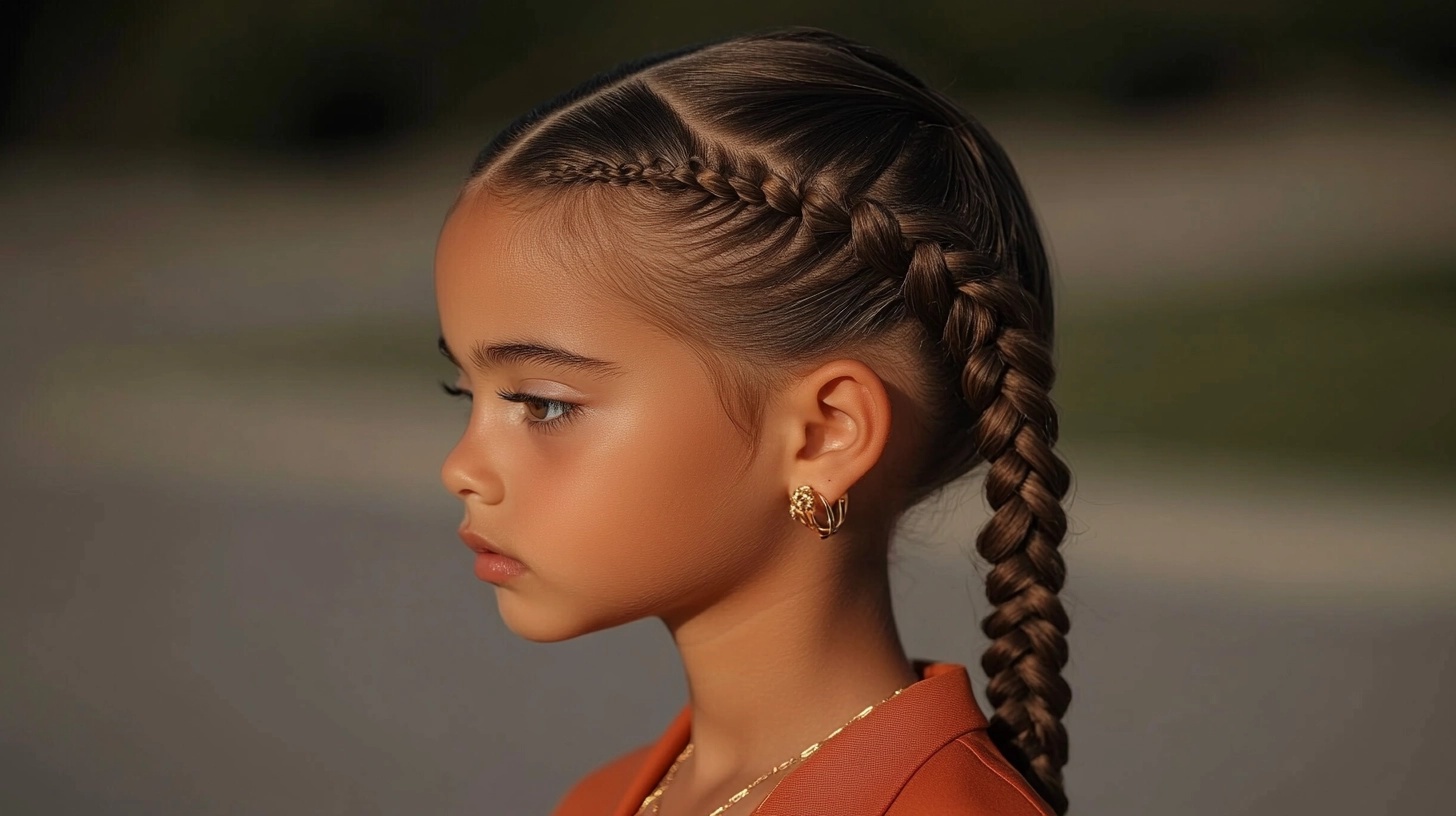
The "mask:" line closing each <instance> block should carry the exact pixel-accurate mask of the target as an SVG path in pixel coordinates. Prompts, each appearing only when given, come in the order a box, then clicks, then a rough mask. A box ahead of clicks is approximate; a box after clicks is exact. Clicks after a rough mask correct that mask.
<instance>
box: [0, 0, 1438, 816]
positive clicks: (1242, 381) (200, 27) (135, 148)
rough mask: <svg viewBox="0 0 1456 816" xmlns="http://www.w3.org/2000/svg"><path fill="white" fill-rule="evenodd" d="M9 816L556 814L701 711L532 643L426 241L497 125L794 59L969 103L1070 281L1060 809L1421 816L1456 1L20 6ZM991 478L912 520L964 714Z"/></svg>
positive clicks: (1434, 718) (909, 601) (906, 619)
mask: <svg viewBox="0 0 1456 816" xmlns="http://www.w3.org/2000/svg"><path fill="white" fill-rule="evenodd" d="M0 15H3V17H4V19H3V21H0V43H3V47H0V116H3V119H0V139H3V143H0V151H3V152H0V270H3V274H0V339H3V344H4V349H5V354H4V356H3V358H0V366H3V369H0V373H3V387H0V439H3V443H4V457H3V460H0V508H3V514H4V515H3V518H4V530H5V538H6V543H5V550H4V568H3V569H0V576H3V578H0V581H3V584H0V612H3V615H0V638H3V649H0V661H3V662H0V812H4V813H17V814H19V813H46V814H72V813H74V814H131V813H136V814H212V813H299V814H303V813H309V814H316V813H350V814H354V813H388V814H393V813H439V814H465V813H472V814H479V813H489V814H504V816H518V815H525V814H540V813H545V812H547V811H548V810H549V809H550V808H551V806H552V805H553V804H554V803H555V802H556V800H557V799H558V798H559V796H560V795H561V794H562V793H563V792H564V791H565V790H566V788H567V786H568V785H569V784H570V783H571V782H572V781H574V780H575V779H577V778H579V777H580V775H581V774H583V773H585V772H586V771H587V770H588V769H590V768H592V767H594V766H595V765H597V764H599V763H600V762H602V761H604V760H605V759H607V758H608V757H610V756H614V755H615V754H617V753H618V752H620V751H623V750H626V749H628V748H630V747H633V746H635V745H638V744H641V743H644V742H647V741H649V740H652V739H654V738H655V737H656V736H657V735H658V733H659V732H660V730H661V729H662V728H663V727H664V726H665V725H666V724H667V722H668V720H669V719H670V718H671V716H672V715H673V714H674V713H675V712H676V711H677V710H678V708H679V707H680V706H681V705H682V703H683V702H684V687H683V683H682V680H681V677H680V674H679V669H678V666H677V664H676V662H675V654H674V651H673V649H672V646H671V643H670V641H669V640H668V638H667V636H666V634H665V632H664V631H662V628H661V627H660V626H659V625H657V624H656V622H654V621H647V622H639V623H637V624H633V625H630V626H626V627H621V628H619V629H614V630H611V631H608V632H603V633H599V634H594V635H592V636H590V637H585V638H581V639H578V640H576V641H571V642H567V643H561V644H554V645H537V644H529V643H526V642H523V641H521V640H519V639H518V638H516V637H515V636H514V635H512V634H511V633H510V632H509V631H508V630H506V629H505V628H504V627H503V626H502V624H501V623H500V621H499V618H498V616H497V613H496V611H495V602H494V597H493V594H492V593H493V591H492V590H491V588H490V587H489V586H487V585H485V584H482V583H480V582H478V581H477V580H476V579H475V578H474V577H473V575H472V572H471V562H470V558H469V554H468V553H467V552H465V551H464V549H463V548H462V547H461V546H460V544H459V542H458V540H456V538H455V534H454V528H455V526H456V524H457V522H458V517H459V511H458V508H457V506H456V504H455V502H454V500H453V499H451V498H450V497H449V496H448V495H446V493H445V491H444V490H443V489H441V488H440V486H439V484H438V482H437V473H438V466H439V463H440V461H441V459H442V458H443V456H444V455H445V453H446V451H447V450H448V449H449V447H450V446H451V445H452V444H453V441H454V439H455V437H456V436H457V434H458V432H459V430H460V427H461V423H462V422H463V420H464V417H463V413H462V408H461V407H460V406H459V405H458V404H455V403H452V402H449V401H448V400H447V398H446V397H444V396H443V395H442V394H441V393H440V391H439V389H438V387H436V382H437V380H438V379H440V378H441V377H443V376H446V368H445V367H444V363H443V361H441V360H439V359H438V357H437V355H436V352H435V349H434V340H435V335H436V331H437V329H436V325H435V318H434V313H433V292H432V289H431V279H430V268H431V261H432V252H433V243H434V239H435V235H436V231H437V229H438V227H439V224H440V222H441V221H442V219H443V216H444V213H445V210H446V207H447V206H448V205H449V203H450V202H451V200H452V197H453V195H454V193H455V190H456V188H457V185H458V184H459V183H460V181H461V180H462V178H463V176H464V174H465V172H466V170H467V168H468V166H469V164H470V161H471V160H472V159H473V157H474V154H475V152H476V151H477V150H478V149H479V148H480V147H482V146H483V145H484V144H485V143H486V142H487V141H488V140H489V139H490V137H491V136H492V135H493V134H494V133H495V131H496V130H497V129H498V128H499V127H500V126H502V125H503V124H505V123H506V122H507V121H509V120H510V118H512V117H513V116H514V115H516V114H518V113H520V112H522V111H524V110H525V109H527V108H528V107H530V106H531V105H533V104H534V103H536V102H539V101H541V100H544V99H546V98H547V97H549V96H551V95H554V94H555V93H557V92H558V91H561V90H564V89H566V88H568V87H570V86H571V85H574V84H575V83H576V82H578V81H580V80H582V79H585V78H586V77H587V76H589V75H590V74H592V73H594V72H596V71H599V70H602V69H605V68H608V67H610V66H611V65H613V64H615V63H617V62H618V61H621V60H623V59H627V58H631V57H636V56H640V55H642V54H646V53H649V52H653V51H659V50H665V49H668V48H673V47H676V46H679V45H683V44H686V43H689V42H693V41H698V40H702V39H708V38H713V37H718V36H722V35H727V34H731V33H736V32H741V31H747V30H753V29H758V28H765V27H770V26H777V25H783V24H810V25H819V26H824V27H828V28H832V29H834V30H837V31H840V32H842V33H845V34H848V35H850V36H854V37H857V38H860V39H863V40H865V41H867V42H869V43H871V44H874V45H876V46H878V47H880V48H882V49H884V50H886V51H888V52H890V53H891V54H892V55H895V56H897V57H899V58H901V59H902V60H903V61H904V62H905V63H906V64H907V65H909V66H910V67H911V68H912V69H914V70H916V71H918V72H920V73H921V74H922V75H924V76H925V77H927V78H928V80H930V81H931V82H933V83H934V84H935V85H936V86H937V87H940V88H943V89H946V90H948V91H949V92H951V93H952V94H954V95H956V96H957V97H958V98H960V99H961V100H962V101H963V102H964V103H965V105H966V107H967V109H968V110H970V111H971V112H972V113H973V114H974V115H976V116H977V117H978V118H980V119H981V120H982V121H984V122H985V123H986V124H987V125H988V126H989V127H990V129H991V131H992V132H993V133H994V134H996V135H997V137H998V139H1000V141H1002V143H1003V144H1004V145H1005V146H1006V148H1007V149H1008V151H1009V152H1010V154H1011V156H1012V158H1013V160H1014V161H1015V162H1016V163H1017V166H1018V167H1019V168H1020V170H1021V172H1022V174H1023V177H1024V179H1025V181H1026V184H1027V186H1028V188H1029V190H1030V192H1031V195H1032V197H1033V199H1034V203H1035V205H1036V206H1037V208H1038V211H1039V212H1040V214H1041V216H1042V218H1043V220H1044V222H1045V226H1046V229H1047V232H1048V234H1049V236H1050V240H1051V245H1052V249H1053V252H1054V255H1055V257H1056V260H1057V263H1058V275H1059V279H1058V286H1059V290H1058V291H1059V296H1060V300H1059V303H1058V309H1059V318H1060V325H1059V334H1060V337H1059V348H1058V349H1057V354H1058V360H1059V375H1058V381H1057V386H1056V390H1055V391H1054V392H1053V396H1054V397H1055V398H1056V400H1057V403H1058V405H1059V407H1060V410H1061V420H1062V426H1063V434H1064V437H1063V444H1062V450H1063V455H1064V456H1065V457H1066V459H1067V461H1068V462H1069V464H1070V466H1071V468H1072V470H1073V472H1074V474H1075V486H1074V492H1073V494H1072V496H1071V497H1070V498H1069V505H1068V506H1069V514H1070V520H1071V529H1072V533H1071V535H1070V536H1069V538H1068V540H1067V542H1066V544H1065V545H1064V552H1065V553H1066V557H1067V560H1068V564H1069V571H1070V579H1069V583H1068V586H1067V589H1066V591H1065V593H1064V596H1063V597H1064V598H1065V600H1066V603H1067V604H1068V606H1069V609H1070V614H1071V618H1072V621H1073V626H1072V631H1071V633H1070V636H1069V637H1070V642H1071V644H1072V658H1071V663H1070V664H1069V666H1068V667H1067V675H1068V677H1069V679H1070V682H1071V684H1072V687H1073V691H1074V699H1073V702H1072V707H1071V709H1070V711H1069V714H1068V717H1067V724H1068V728H1069V731H1070V733H1071V739H1072V752H1071V761H1070V764H1069V765H1068V766H1067V769H1066V774H1067V784H1068V791H1069V794H1070V797H1071V801H1072V812H1073V813H1081V814H1127V813H1179V814H1208V815H1209V816H1212V815H1213V814H1230V813H1239V814H1269V816H1273V814H1279V815H1280V816H1284V815H1285V814H1289V813H1320V814H1373V813H1429V812H1439V811H1442V810H1445V809H1446V808H1448V807H1449V804H1448V805H1447V806H1445V807H1443V806H1441V805H1440V802H1442V801H1448V802H1449V793H1447V791H1446V790H1445V788H1446V784H1445V782H1446V778H1445V770H1446V768H1447V767H1448V766H1449V764H1450V762H1451V760H1452V759H1456V664H1453V659H1452V655H1453V651H1456V547H1453V538H1456V534H1453V529H1456V501H1453V498H1456V420H1453V417H1452V405H1453V402H1456V192H1453V191H1456V48H1453V44H1456V4H1451V3H1438V2H1435V1H1434V0H1432V1H1431V2H1421V1H1420V0H1396V2H1392V1H1391V0H1337V1H1336V2H1324V3H1315V2H1313V0H1263V1H1262V2H1257V3H1255V2H1246V1H1245V0H1232V1H1231V2H1230V1H1229V0H1225V2H1221V3H1212V2H1206V1H1205V2H1187V3H1181V4H1169V3H1165V2H1151V0H1104V2H1099V3H1090V2H1088V3H1068V2H1050V0H1027V2H1021V3H1014V4H1013V3H994V4H993V3H977V2H970V3H951V2H928V1H927V2H900V3H895V4H881V3H876V2H869V0H836V2H818V1H817V0H775V2H762V1H761V0H742V1H741V2H738V3H734V4H714V5H696V4H685V3H668V2H659V1H657V0H622V1H621V2H615V3H589V2H584V1H582V0H558V2H539V3H526V2H515V1H511V2H419V1H418V0H415V1H413V2H405V0H374V2H368V3H359V2H343V1H342V0H289V2H279V1H278V0H252V1H251V2H246V3H245V2H236V1H235V0H194V1H193V2H187V3H183V2H156V1H155V0H153V1H152V2H147V1H146V0H133V1H132V2H112V3H95V2H79V1H74V2H52V3H39V2H24V1H21V2H11V3H7V4H6V5H5V6H4V10H3V12H0ZM979 489H980V482H979V479H978V478H975V477H973V478H972V479H970V480H968V481H967V482H966V484H964V485H959V486H957V487H956V489H954V490H952V491H950V493H949V494H948V495H947V497H946V499H945V501H944V502H942V503H940V504H938V505H936V506H933V507H926V508H923V511H922V512H919V513H917V515H916V517H915V518H914V519H912V523H910V524H907V527H906V530H905V532H904V535H903V537H902V539H901V541H900V544H899V547H900V549H899V557H898V558H899V560H898V561H897V564H896V567H895V580H896V585H897V593H898V602H899V604H900V608H899V614H900V620H901V626H902V629H903V632H904V636H905V639H906V641H907V644H908V646H909V647H910V650H911V652H912V654H914V655H915V656H917V657H928V658H935V659H940V660H949V661H954V662H960V663H964V664H966V665H967V666H968V667H970V668H971V670H972V675H973V678H975V679H976V681H977V683H978V685H977V694H978V695H980V699H981V701H982V704H983V705H984V699H985V698H984V695H983V694H982V688H981V686H980V684H979V681H980V678H979V677H978V675H979V668H978V666H979V655H980V653H981V650H982V649H983V648H984V645H985V643H984V640H983V638H982V637H981V635H980V634H979V631H978V628H977V621H978V620H979V619H980V617H981V616H982V615H984V614H985V613H986V612H987V611H988V610H987V602H986V601H985V600H984V596H983V594H982V587H981V575H982V573H983V571H984V569H983V566H982V565H981V564H979V563H977V562H975V561H974V560H973V559H971V558H970V557H968V555H967V548H968V547H969V545H970V542H971V539H972V537H973V536H974V533H975V531H976V529H977V528H978V527H979V525H980V523H981V522H982V521H983V520H984V501H983V500H982V499H981V498H980V497H979V493H978V491H979Z"/></svg>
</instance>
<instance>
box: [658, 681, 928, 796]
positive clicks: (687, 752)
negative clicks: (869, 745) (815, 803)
mask: <svg viewBox="0 0 1456 816" xmlns="http://www.w3.org/2000/svg"><path fill="white" fill-rule="evenodd" d="M907 688H910V686H905V687H904V688H899V689H896V690H895V693H894V694H891V695H890V696H889V697H886V698H885V699H883V700H881V701H880V702H879V703H875V704H874V705H869V706H865V709H864V710H863V711H861V712H860V713H858V714H856V715H854V716H853V717H850V718H849V722H847V723H845V724H844V725H841V726H839V727H838V728H836V729H834V730H833V731H830V732H829V736H827V737H825V738H823V739H821V740H819V741H818V742H816V743H814V744H813V745H810V746H809V747H808V748H805V749H804V750H802V751H800V752H799V753H798V754H796V755H794V756H791V757H789V758H788V759H786V760H784V761H783V762H780V763H779V764H777V765H775V766H773V767H772V768H770V769H769V770H768V773H765V774H764V775H763V776H760V777H759V778H757V779H755V780H753V781H752V782H749V783H748V787H746V788H744V789H743V790H741V791H739V792H737V793H735V794H733V795H732V796H730V797H728V801H727V802H725V803H723V804H722V805H720V806H719V807H718V809H717V810H715V811H713V812H712V813H709V814H708V816H720V815H721V814H722V813H723V811H725V810H727V809H728V808H731V807H733V806H734V805H736V804H738V803H739V802H741V801H742V800H743V797H745V796H747V795H748V792H749V791H751V790H753V788H754V786H755V785H757V784H758V783H760V782H762V781H764V780H765V779H768V778H769V777H770V776H773V775H774V774H776V773H778V772H779V771H782V770H783V769H785V768H787V767H789V766H790V765H793V764H794V763H795V762H801V761H803V760H806V759H808V758H809V757H811V756H813V755H814V753H815V752H816V751H818V750H819V746H821V745H823V744H824V743H826V742H828V741H830V740H831V739H834V738H835V737H836V736H838V735H839V732H841V731H843V730H844V729H845V728H848V727H849V726H850V725H852V724H853V723H855V722H857V721H859V720H862V719H864V718H865V717H866V716H867V715H868V714H869V713H870V712H871V711H874V710H875V706H878V705H880V704H881V703H886V702H889V701H890V700H893V699H895V698H896V697H898V696H900V692H902V691H904V690H905V689H907ZM692 753H693V744H692V743H691V742H690V743H688V747H686V748H684V749H683V750H682V753H680V754H678V755H677V759H675V760H673V761H672V767H670V768H668V769H667V773H666V774H665V775H664V776H663V777H662V784H660V785H658V786H657V789H656V790H654V791H653V792H652V793H649V794H648V795H647V798H646V799H643V800H642V805H641V806H640V807H638V808H637V812H638V813H641V812H642V811H643V810H645V809H646V808H647V806H648V805H651V806H652V810H650V811H648V812H649V813H653V814H655V813H657V812H658V811H659V810H660V809H661V807H662V804H661V802H659V801H658V800H660V799H661V798H662V793H663V791H665V790H667V786H668V785H670V784H672V778H673V777H674V776H676V775H677V766H679V765H681V764H682V761H683V760H685V759H687V758H688V757H689V756H692Z"/></svg>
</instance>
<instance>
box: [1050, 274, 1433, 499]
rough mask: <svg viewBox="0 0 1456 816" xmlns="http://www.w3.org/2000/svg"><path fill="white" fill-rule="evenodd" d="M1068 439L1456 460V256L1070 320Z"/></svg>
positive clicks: (1302, 455) (1328, 458)
mask: <svg viewBox="0 0 1456 816" xmlns="http://www.w3.org/2000/svg"><path fill="white" fill-rule="evenodd" d="M1060 331H1061V332H1062V334H1061V337H1060V338H1059V341H1058V347H1059V348H1058V353H1059V358H1060V359H1059V369H1060V375H1059V380H1058V383H1057V386H1056V389H1055V392H1054V396H1055V398H1056V401H1057V403H1058V405H1059V407H1060V410H1061V416H1062V419H1063V422H1062V427H1063V432H1064V436H1065V437H1066V438H1067V439H1069V440H1070V439H1076V440H1086V441H1089V442H1097V443H1100V444H1116V443H1117V442H1119V441H1123V440H1126V441H1129V442H1135V443H1137V444H1154V445H1162V446H1167V447H1169V448H1172V449H1181V450H1185V451H1188V452H1197V451H1199V450H1208V451H1221V452H1230V453H1237V452H1239V451H1249V452H1253V453H1259V454H1261V455H1268V456H1276V457H1287V458H1298V459H1300V460H1303V461H1313V462H1317V463H1328V464H1330V465H1333V466H1343V467H1348V468H1359V469H1362V470H1365V469H1382V468H1395V467H1400V468H1416V469H1422V470H1430V471H1432V472H1435V473H1440V474H1442V475H1444V476H1447V477H1449V476H1451V475H1453V474H1456V411H1453V406H1456V376H1453V373H1456V265H1447V266H1443V267H1440V268H1437V269H1430V270H1423V271H1420V272H1416V273H1411V274H1401V273H1393V272H1383V273H1381V274H1379V275H1371V276H1366V277H1361V278H1356V279H1340V280H1338V281H1335V282H1332V283H1321V284H1319V285H1317V286H1315V285H1311V286H1305V287H1302V288H1293V289H1287V290H1283V291H1280V292H1278V293H1273V294H1267V295H1257V294H1254V295H1248V296H1244V297H1239V298H1229V299H1218V298H1209V299H1205V300H1200V301H1197V302H1188V303H1178V304H1170V303H1158V304H1150V305H1148V306H1145V307H1142V308H1138V309H1133V310H1127V311H1120V312H1117V313H1113V314H1105V315H1076V314H1072V315H1070V316H1069V318H1068V319H1067V320H1065V321H1064V322H1063V324H1062V326H1061V327H1060Z"/></svg>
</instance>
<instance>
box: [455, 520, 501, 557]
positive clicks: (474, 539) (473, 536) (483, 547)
mask: <svg viewBox="0 0 1456 816" xmlns="http://www.w3.org/2000/svg"><path fill="white" fill-rule="evenodd" d="M460 540H461V541H463V542H465V546H467V547H469V548H470V549H472V550H475V551H476V552H478V553H482V554H488V553H495V554H497V555H504V556H506V557H507V558H512V557H514V556H512V555H511V554H510V553H507V552H501V551H500V549H498V548H497V547H496V546H495V545H494V544H492V543H491V542H490V539H488V538H486V537H485V536H483V535H481V534H479V533H477V532H475V531H473V530H467V529H465V528H464V527H461V528H460Z"/></svg>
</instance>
